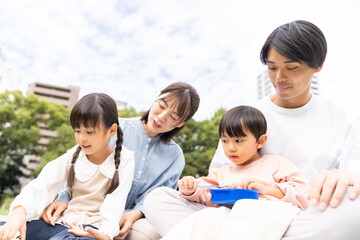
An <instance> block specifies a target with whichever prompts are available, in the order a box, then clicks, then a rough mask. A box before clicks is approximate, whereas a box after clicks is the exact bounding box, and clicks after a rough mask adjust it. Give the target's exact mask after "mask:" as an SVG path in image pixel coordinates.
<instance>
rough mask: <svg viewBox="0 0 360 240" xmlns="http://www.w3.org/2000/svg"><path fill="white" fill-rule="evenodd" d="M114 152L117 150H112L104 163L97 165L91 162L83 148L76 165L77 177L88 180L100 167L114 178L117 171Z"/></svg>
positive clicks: (84, 180) (80, 179)
mask: <svg viewBox="0 0 360 240" xmlns="http://www.w3.org/2000/svg"><path fill="white" fill-rule="evenodd" d="M114 154H115V151H112V152H111V154H110V155H109V156H108V157H107V158H106V159H105V161H104V162H103V163H102V164H100V165H96V164H94V163H92V162H90V161H89V160H88V158H87V157H86V154H85V153H84V152H83V151H82V150H81V151H80V153H79V156H78V159H77V160H76V162H75V165H74V171H75V178H76V179H77V180H79V181H81V182H86V181H88V180H89V179H91V178H92V177H93V176H94V175H95V173H96V171H97V170H98V169H99V170H100V172H101V173H102V174H103V175H104V176H105V177H107V178H110V179H112V178H113V176H114V172H115V164H114Z"/></svg>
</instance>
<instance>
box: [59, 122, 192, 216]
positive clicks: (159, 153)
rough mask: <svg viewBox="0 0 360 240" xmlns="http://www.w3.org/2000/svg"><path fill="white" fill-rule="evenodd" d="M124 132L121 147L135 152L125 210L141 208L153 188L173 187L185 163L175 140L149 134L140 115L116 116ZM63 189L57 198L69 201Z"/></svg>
mask: <svg viewBox="0 0 360 240" xmlns="http://www.w3.org/2000/svg"><path fill="white" fill-rule="evenodd" d="M119 123H120V127H121V129H122V131H123V133H124V142H123V146H125V147H126V148H127V149H129V150H132V151H134V152H135V172H134V180H133V183H132V186H131V189H130V192H129V195H128V197H127V200H126V205H125V209H126V211H130V210H134V209H137V210H140V211H141V212H144V211H143V202H144V198H145V197H146V195H147V194H148V193H149V192H150V191H151V190H153V189H154V188H157V187H161V186H167V187H171V188H173V189H176V186H177V180H178V179H179V177H180V175H181V173H182V171H183V169H184V166H185V159H184V155H183V152H182V149H181V148H180V146H179V145H178V144H176V143H175V142H174V141H172V140H171V141H170V143H169V144H165V143H163V142H161V141H160V137H159V136H156V137H149V136H148V135H147V133H146V131H145V129H144V127H143V125H142V122H141V120H140V117H137V118H119ZM116 139H117V137H116V135H115V136H114V137H112V138H111V139H110V142H109V145H110V146H112V147H115V143H116ZM69 200H70V198H69V195H68V193H67V192H66V189H63V190H62V191H61V192H60V193H59V198H58V199H57V200H56V201H63V202H69Z"/></svg>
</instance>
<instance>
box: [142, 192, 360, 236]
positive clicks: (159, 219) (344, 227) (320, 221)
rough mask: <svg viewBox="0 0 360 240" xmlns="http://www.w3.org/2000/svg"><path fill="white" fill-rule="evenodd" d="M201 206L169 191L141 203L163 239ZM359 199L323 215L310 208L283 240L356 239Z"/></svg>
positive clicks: (346, 200)
mask: <svg viewBox="0 0 360 240" xmlns="http://www.w3.org/2000/svg"><path fill="white" fill-rule="evenodd" d="M205 207H206V206H205V205H204V204H200V203H195V202H190V201H188V200H186V199H184V198H183V197H181V196H179V193H178V192H177V191H175V190H173V189H171V188H167V187H161V188H157V189H154V190H153V191H152V192H151V193H149V194H148V195H147V197H146V198H145V201H144V213H145V216H146V218H147V219H148V221H149V222H150V223H151V224H152V225H153V226H154V228H155V229H156V230H157V231H158V232H159V233H160V235H161V236H165V234H166V233H167V232H169V231H170V229H172V228H173V227H174V226H175V225H176V224H177V223H179V222H180V221H182V220H183V219H185V218H186V217H187V216H189V215H190V214H192V213H193V212H195V211H198V210H200V209H203V208H205ZM359 237H360V199H356V200H354V201H351V200H350V199H349V198H348V195H346V196H345V197H344V199H343V201H342V203H341V204H340V206H338V207H337V208H331V207H329V208H328V209H327V210H326V211H325V212H322V211H320V210H318V209H317V208H316V207H310V208H308V209H307V210H306V211H304V212H302V213H300V215H298V216H297V217H295V218H294V220H293V221H292V222H291V224H290V226H289V228H288V229H287V231H286V233H285V235H284V236H283V238H282V239H283V240H318V239H327V240H339V239H347V240H351V239H359Z"/></svg>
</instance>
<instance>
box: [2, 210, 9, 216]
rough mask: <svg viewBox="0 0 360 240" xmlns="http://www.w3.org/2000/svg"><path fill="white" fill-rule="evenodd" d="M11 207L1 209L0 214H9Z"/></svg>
mask: <svg viewBox="0 0 360 240" xmlns="http://www.w3.org/2000/svg"><path fill="white" fill-rule="evenodd" d="M8 214H9V209H0V215H8Z"/></svg>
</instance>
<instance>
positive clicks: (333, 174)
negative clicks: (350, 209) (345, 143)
mask: <svg viewBox="0 0 360 240" xmlns="http://www.w3.org/2000/svg"><path fill="white" fill-rule="evenodd" d="M349 186H352V189H351V190H350V193H349V198H350V199H351V200H354V199H356V198H357V197H358V196H359V194H360V176H357V175H354V174H351V173H348V172H343V171H340V170H338V169H333V170H321V171H320V172H319V174H318V175H317V177H316V179H315V181H314V184H313V186H312V189H311V191H310V194H309V196H308V198H309V200H310V202H311V204H312V205H314V206H315V205H319V209H320V210H322V211H325V210H326V208H327V207H328V205H329V203H330V206H332V207H334V208H335V207H337V206H339V204H340V203H341V201H342V199H343V198H344V195H345V193H346V191H347V189H348V187H349Z"/></svg>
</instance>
